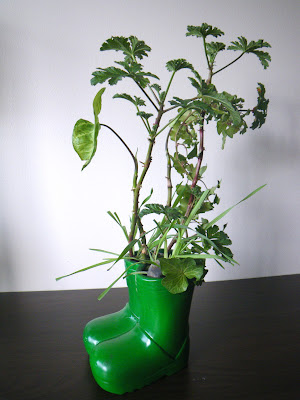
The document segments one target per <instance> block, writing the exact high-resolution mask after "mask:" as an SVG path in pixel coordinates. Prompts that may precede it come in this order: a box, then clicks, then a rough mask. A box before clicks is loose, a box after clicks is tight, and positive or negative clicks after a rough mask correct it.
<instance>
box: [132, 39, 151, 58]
mask: <svg viewBox="0 0 300 400" xmlns="http://www.w3.org/2000/svg"><path fill="white" fill-rule="evenodd" d="M129 41H130V44H131V52H132V55H133V56H134V57H137V58H139V59H140V60H141V59H142V58H143V57H148V54H147V53H149V52H150V51H151V47H149V46H148V45H146V43H145V42H144V41H143V40H139V39H138V38H137V37H135V36H129Z"/></svg>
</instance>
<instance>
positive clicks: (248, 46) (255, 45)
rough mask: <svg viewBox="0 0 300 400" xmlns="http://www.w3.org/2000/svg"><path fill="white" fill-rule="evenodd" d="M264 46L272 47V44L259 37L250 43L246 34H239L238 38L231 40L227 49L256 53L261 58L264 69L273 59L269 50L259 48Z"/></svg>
mask: <svg viewBox="0 0 300 400" xmlns="http://www.w3.org/2000/svg"><path fill="white" fill-rule="evenodd" d="M264 47H271V45H270V44H269V43H268V42H265V41H264V40H263V39H259V40H257V41H254V40H252V41H251V42H250V43H248V41H247V39H246V38H245V37H244V36H239V37H238V40H236V41H233V42H231V45H230V46H228V47H227V49H228V50H233V51H242V52H243V53H253V54H255V55H256V56H257V57H258V58H259V60H260V62H261V64H262V66H263V67H264V69H266V68H268V66H269V62H270V61H271V56H270V54H269V53H268V52H266V51H261V50H259V49H262V48H264Z"/></svg>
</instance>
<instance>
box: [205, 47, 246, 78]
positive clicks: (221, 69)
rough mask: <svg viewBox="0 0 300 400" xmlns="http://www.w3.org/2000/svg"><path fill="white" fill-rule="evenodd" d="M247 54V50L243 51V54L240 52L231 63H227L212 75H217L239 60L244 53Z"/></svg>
mask: <svg viewBox="0 0 300 400" xmlns="http://www.w3.org/2000/svg"><path fill="white" fill-rule="evenodd" d="M244 54H245V52H243V53H242V54H240V55H239V56H238V57H237V58H235V59H234V60H233V61H231V62H230V63H229V64H227V65H225V66H224V67H222V68H220V69H218V70H217V71H216V72H213V73H212V75H216V74H217V73H218V72H221V71H223V69H225V68H227V67H229V66H230V65H232V64H233V63H235V62H236V61H237V60H239V59H240V58H241V57H242V56H243V55H244Z"/></svg>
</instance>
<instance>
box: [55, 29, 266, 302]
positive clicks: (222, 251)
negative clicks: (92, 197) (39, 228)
mask: <svg viewBox="0 0 300 400" xmlns="http://www.w3.org/2000/svg"><path fill="white" fill-rule="evenodd" d="M223 35H224V32H223V31H221V30H220V29H219V28H216V27H213V26H211V25H208V24H207V23H203V24H202V25H201V26H191V25H190V26H188V27H187V33H186V36H188V37H189V36H191V37H194V38H196V39H197V40H199V39H200V41H201V42H202V45H203V56H204V57H205V59H206V62H207V67H208V76H207V78H206V79H204V78H202V76H201V74H200V73H199V72H198V71H197V70H196V69H195V68H194V67H193V65H192V64H191V63H190V62H188V61H187V60H185V59H183V58H179V59H173V60H169V61H167V62H166V64H165V66H166V69H167V71H168V72H170V77H169V80H168V82H167V83H166V84H163V83H162V84H158V83H157V82H158V81H159V77H158V76H157V75H156V74H154V73H152V72H145V71H144V66H143V65H142V61H143V59H144V58H145V57H148V55H149V53H150V52H151V48H150V47H149V46H148V45H146V43H145V42H144V41H142V40H139V39H137V38H136V37H135V36H129V37H123V36H113V37H111V38H110V39H108V40H106V41H105V42H104V43H103V44H102V46H101V47H100V51H101V52H103V51H108V50H110V51H115V52H117V53H119V54H121V55H122V59H121V60H120V61H115V65H112V66H109V67H106V68H103V67H100V68H97V70H96V71H95V72H93V74H92V79H91V84H92V85H97V84H103V83H106V82H107V83H108V85H110V86H113V85H118V84H120V82H122V80H123V79H130V80H131V81H133V83H134V84H135V86H136V88H137V90H138V91H139V95H137V93H130V94H129V93H120V94H115V95H114V96H113V98H115V99H117V100H122V101H123V100H126V101H127V102H128V103H131V105H130V107H134V108H135V112H136V116H137V117H138V119H140V120H141V121H142V123H143V125H144V128H145V133H146V135H145V139H146V140H147V141H148V150H147V154H146V157H145V159H144V160H143V162H142V169H141V170H139V165H140V163H139V161H140V160H138V158H137V155H135V154H136V153H134V152H133V151H132V150H131V149H130V148H129V146H128V145H127V143H126V141H125V139H124V136H123V134H122V135H120V134H119V133H117V132H116V131H115V130H114V129H113V128H112V127H110V126H109V125H106V124H104V123H102V122H101V120H102V117H101V118H100V119H99V114H100V111H101V105H102V96H103V94H104V90H105V88H104V87H102V88H101V89H100V90H99V91H98V93H97V94H96V96H95V98H94V101H93V113H94V123H92V122H89V121H87V120H84V119H80V120H78V121H77V122H76V124H75V127H74V130H73V146H74V149H75V151H76V152H77V153H78V155H79V157H80V159H81V160H82V161H85V163H84V165H83V168H82V169H84V168H86V167H87V166H88V165H89V163H90V162H91V161H92V159H93V157H94V155H95V153H96V149H97V142H98V135H99V131H100V128H101V127H102V128H106V129H108V130H109V131H110V132H111V133H113V134H114V135H115V136H116V137H117V138H118V139H119V140H120V141H121V143H122V144H123V145H124V147H125V148H126V150H127V151H128V153H129V155H130V157H131V159H132V161H133V180H132V182H133V184H132V188H130V189H132V192H133V208H132V209H133V211H132V215H131V217H130V222H129V225H128V226H126V224H123V223H122V222H121V220H120V218H119V216H118V214H117V213H116V212H111V211H109V212H108V214H109V215H110V216H111V217H112V219H113V220H114V221H115V222H116V223H117V224H118V225H119V226H120V228H121V230H122V232H123V234H124V236H125V239H126V246H125V247H124V249H123V250H122V251H121V252H120V253H113V252H110V251H106V250H100V249H92V250H94V251H98V252H101V253H103V254H105V255H106V258H104V259H103V261H101V262H100V263H97V264H94V265H91V266H89V267H86V268H83V269H80V270H79V271H75V272H73V273H71V274H68V275H65V276H69V275H73V274H75V273H78V272H82V271H86V270H88V269H91V268H95V267H98V266H100V265H107V264H112V265H111V267H110V268H112V267H113V266H114V265H115V264H116V263H117V262H118V261H119V260H121V259H128V258H129V259H132V260H133V261H134V262H136V265H137V269H138V270H139V271H137V272H136V273H146V271H147V269H148V267H149V265H151V264H156V265H160V267H161V270H162V274H163V279H162V284H163V285H164V286H165V287H166V288H167V289H168V290H169V291H170V292H171V293H180V292H182V291H185V290H186V289H187V287H188V284H189V282H193V283H194V284H195V285H200V284H202V282H203V281H204V277H205V275H206V273H207V268H206V260H207V259H214V260H215V261H216V262H217V263H218V264H219V265H220V266H221V267H222V268H224V266H223V263H230V264H232V265H235V264H237V262H236V261H235V260H234V258H233V253H232V251H231V249H230V246H231V244H232V242H231V239H230V238H229V236H228V233H226V232H225V228H226V224H225V225H224V226H223V227H222V228H220V227H219V226H218V225H217V222H218V221H219V220H220V219H222V218H223V217H224V216H225V215H226V214H227V213H228V212H229V211H231V210H232V209H233V208H234V207H235V206H236V205H237V204H239V203H240V202H242V201H245V200H247V199H248V198H250V197H251V196H253V195H254V194H256V193H257V192H258V191H259V190H261V189H262V188H263V187H264V185H263V186H260V187H259V188H258V189H256V190H254V191H253V192H251V193H250V194H249V195H248V196H246V197H245V198H244V199H242V200H241V201H240V202H239V203H237V204H236V205H234V206H232V207H230V208H228V209H227V210H225V211H223V212H222V213H221V214H219V215H218V216H217V217H215V218H214V219H213V220H211V221H209V220H208V219H207V218H203V215H204V214H205V213H208V212H210V211H211V210H213V209H214V208H215V207H216V206H217V205H219V203H220V198H219V196H218V195H217V193H216V192H217V190H218V189H219V187H220V181H218V182H217V184H216V185H215V186H214V187H211V188H207V186H206V185H205V183H204V180H203V179H204V175H205V171H206V169H207V166H203V165H202V162H203V157H204V152H205V148H204V136H205V131H206V126H207V125H208V124H215V128H216V132H217V134H218V135H220V136H221V137H222V148H224V147H225V144H226V140H227V138H230V139H232V138H233V137H234V136H235V135H236V134H237V133H240V134H245V133H246V132H248V124H249V119H250V121H251V117H252V123H251V125H250V127H251V129H256V128H260V127H261V126H262V125H263V124H264V123H265V120H266V116H267V110H268V103H269V100H268V99H266V98H265V87H264V85H263V84H262V83H258V87H257V92H258V99H257V105H255V106H253V107H247V106H245V100H244V99H243V98H241V97H239V96H237V95H235V94H232V93H229V92H227V91H222V92H220V91H218V90H217V88H216V86H215V85H214V84H213V83H212V80H213V77H214V76H215V75H216V74H218V73H220V72H222V71H224V70H225V69H226V68H228V67H230V66H231V65H232V64H234V63H236V62H237V61H238V60H239V59H240V58H241V57H243V56H244V55H246V54H254V55H255V56H257V57H258V59H259V61H260V63H261V64H262V66H263V68H264V69H266V68H268V66H269V63H270V61H271V57H270V54H269V53H268V52H267V51H265V49H266V48H269V47H271V46H270V44H269V43H267V42H265V41H264V40H262V39H259V40H257V41H253V40H252V41H250V42H248V40H247V39H246V38H245V37H244V36H239V37H238V38H237V40H234V41H231V43H230V44H229V45H228V46H226V44H225V43H223V42H220V41H211V38H219V37H222V36H223ZM217 40H218V39H217ZM262 49H264V50H262ZM224 51H228V52H229V53H231V52H238V53H239V54H238V56H237V57H236V58H234V59H233V60H232V61H231V62H229V63H228V64H226V65H224V66H222V67H221V68H219V69H216V65H215V62H216V58H217V57H218V54H219V53H220V52H224ZM182 70H185V74H187V75H188V79H187V81H186V84H187V86H189V87H190V89H191V94H190V97H188V98H183V99H182V98H180V97H178V96H174V97H172V98H170V96H169V90H170V87H171V85H174V77H175V75H176V74H178V73H181V71H182ZM167 115H169V117H167ZM101 132H102V131H101ZM102 134H104V133H102ZM161 135H164V139H165V153H166V172H163V173H162V174H161V178H162V179H165V175H166V176H167V199H166V201H165V203H164V204H158V203H150V202H149V200H150V198H151V195H152V192H153V190H152V189H151V191H150V194H149V195H148V196H147V197H146V198H145V199H144V200H143V201H140V193H141V188H142V185H143V183H144V179H145V176H146V175H147V173H148V171H149V168H150V166H151V160H152V154H153V151H154V149H155V142H156V138H157V137H158V136H161ZM176 175H177V177H179V178H180V180H181V184H178V185H176V187H175V188H174V187H173V183H172V182H173V180H174V176H175V177H176ZM177 179H178V178H177ZM146 216H152V218H153V228H152V229H151V230H149V231H147V232H146V231H145V230H144V218H145V217H146ZM200 217H201V220H200ZM147 218H149V217H147ZM141 264H142V265H143V266H144V268H143V270H142V271H141ZM126 273H127V271H124V272H123V274H122V275H120V276H119V277H118V278H117V279H116V280H115V281H114V282H113V283H112V284H111V285H110V286H109V287H108V288H107V289H106V290H105V291H104V292H103V293H102V294H101V295H100V298H102V297H103V296H104V295H105V294H106V293H107V291H108V290H109V289H110V288H111V287H112V286H113V285H114V284H115V283H116V282H117V281H118V280H119V279H121V278H122V277H124V276H126ZM65 276H63V277H60V278H57V279H61V278H64V277H65Z"/></svg>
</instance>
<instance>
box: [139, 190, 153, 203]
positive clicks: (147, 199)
mask: <svg viewBox="0 0 300 400" xmlns="http://www.w3.org/2000/svg"><path fill="white" fill-rule="evenodd" d="M152 194H153V189H151V190H150V194H149V196H147V197H146V198H145V199H144V200H143V201H142V202H141V205H140V207H142V206H143V205H144V204H146V203H147V201H149V200H150V198H151V196H152Z"/></svg>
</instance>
